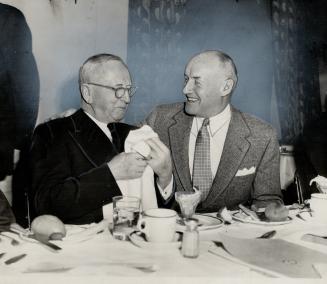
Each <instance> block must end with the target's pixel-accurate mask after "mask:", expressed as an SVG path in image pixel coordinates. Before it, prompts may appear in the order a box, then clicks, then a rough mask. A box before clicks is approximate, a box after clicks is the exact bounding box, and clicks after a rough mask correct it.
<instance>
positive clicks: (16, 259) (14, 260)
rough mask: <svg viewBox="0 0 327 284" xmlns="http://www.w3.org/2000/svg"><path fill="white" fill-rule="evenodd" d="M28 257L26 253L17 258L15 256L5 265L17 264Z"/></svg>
mask: <svg viewBox="0 0 327 284" xmlns="http://www.w3.org/2000/svg"><path fill="white" fill-rule="evenodd" d="M25 256H26V253H22V254H19V255H17V256H14V257H12V258H9V259H7V260H6V261H5V264H6V265H10V264H12V263H15V262H17V261H20V260H21V259H23V258H24V257H25Z"/></svg>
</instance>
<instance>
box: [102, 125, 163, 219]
mask: <svg viewBox="0 0 327 284" xmlns="http://www.w3.org/2000/svg"><path fill="white" fill-rule="evenodd" d="M155 137H158V134H157V133H155V132H154V131H153V130H152V128H151V127H150V126H148V125H144V126H142V127H141V128H139V129H137V130H133V131H130V132H129V134H128V136H127V138H126V140H125V146H124V147H125V152H126V153H130V152H138V153H140V154H141V155H142V156H144V157H147V156H148V155H149V154H150V151H151V149H150V147H149V146H148V144H147V143H146V142H145V141H146V140H147V139H151V138H155ZM117 184H118V186H119V188H120V191H121V192H122V194H123V195H126V196H136V197H139V198H140V199H141V207H142V208H141V210H147V209H150V208H158V203H157V197H156V192H155V186H154V178H153V170H152V168H151V167H150V166H147V167H146V168H145V170H144V173H143V175H142V177H140V178H137V179H130V180H118V181H117ZM102 209H103V210H102V211H103V217H104V219H108V220H109V221H111V220H112V212H113V208H112V203H110V204H107V205H105V206H103V208H102Z"/></svg>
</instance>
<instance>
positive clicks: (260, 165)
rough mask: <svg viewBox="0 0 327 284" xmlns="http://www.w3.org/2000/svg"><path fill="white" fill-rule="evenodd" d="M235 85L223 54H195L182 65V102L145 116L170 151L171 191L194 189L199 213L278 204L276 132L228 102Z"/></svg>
mask: <svg viewBox="0 0 327 284" xmlns="http://www.w3.org/2000/svg"><path fill="white" fill-rule="evenodd" d="M236 83H237V71H236V67H235V65H234V62H233V60H232V59H231V58H230V57H229V56H228V55H226V54H224V53H222V52H220V51H206V52H203V53H200V54H197V55H195V56H194V57H193V58H192V59H191V60H190V61H189V63H188V64H187V65H186V69H185V83H184V89H183V92H184V95H185V96H186V102H185V103H175V104H170V105H162V106H158V107H157V108H156V109H155V110H154V111H153V112H152V113H151V114H150V115H149V116H148V118H147V119H146V123H147V124H148V125H150V126H151V127H152V128H153V129H154V130H155V131H156V132H157V133H158V135H159V137H160V139H161V140H162V141H163V142H164V144H165V145H166V146H167V147H168V148H169V149H170V150H171V155H172V163H173V175H174V182H175V184H176V190H177V191H191V190H192V188H194V187H196V188H198V189H199V190H200V191H201V192H202V202H201V203H200V205H199V207H198V208H199V209H201V210H203V211H217V210H218V209H219V208H221V207H224V206H227V208H228V209H235V208H237V206H238V204H240V203H249V205H252V204H253V205H256V206H257V207H265V205H266V204H267V202H271V201H276V202H282V199H281V191H280V180H279V145H278V140H277V135H276V131H275V130H274V129H273V128H272V127H271V126H270V125H268V124H267V123H265V122H263V121H261V120H260V119H258V118H255V117H254V116H251V115H249V114H246V113H242V112H240V111H239V110H237V109H235V108H234V107H233V106H232V105H231V104H230V101H231V96H232V93H233V90H234V89H235V87H236ZM172 200H173V199H172ZM169 206H171V207H173V208H174V207H176V203H174V202H173V201H172V202H170V204H169Z"/></svg>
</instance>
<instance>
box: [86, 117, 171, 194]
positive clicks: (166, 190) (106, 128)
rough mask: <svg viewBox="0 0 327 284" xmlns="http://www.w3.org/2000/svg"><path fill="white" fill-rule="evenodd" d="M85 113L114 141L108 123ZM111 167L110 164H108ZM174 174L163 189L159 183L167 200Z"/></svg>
mask: <svg viewBox="0 0 327 284" xmlns="http://www.w3.org/2000/svg"><path fill="white" fill-rule="evenodd" d="M85 113H86V114H87V116H88V117H89V118H91V119H92V120H93V121H94V123H95V124H96V125H97V126H98V127H99V128H100V129H101V130H102V131H103V133H104V134H105V135H106V136H107V137H108V138H109V139H110V141H111V142H112V136H111V132H110V130H109V128H108V126H107V124H106V123H104V122H101V121H99V120H97V119H96V118H94V117H93V116H92V115H90V114H89V113H87V112H86V111H85ZM108 167H109V165H108ZM173 180H174V179H173V176H172V177H171V179H170V183H169V184H168V185H167V186H166V187H165V188H164V189H162V188H161V186H160V185H159V184H158V183H157V186H158V189H159V191H160V194H161V196H162V197H163V198H164V199H165V200H166V199H167V198H169V197H170V196H171V194H172V193H173Z"/></svg>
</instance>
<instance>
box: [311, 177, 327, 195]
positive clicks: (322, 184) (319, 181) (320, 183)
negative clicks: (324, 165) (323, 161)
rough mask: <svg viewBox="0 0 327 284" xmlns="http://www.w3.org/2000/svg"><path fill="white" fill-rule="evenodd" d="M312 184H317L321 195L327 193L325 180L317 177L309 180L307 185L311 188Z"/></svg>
mask: <svg viewBox="0 0 327 284" xmlns="http://www.w3.org/2000/svg"><path fill="white" fill-rule="evenodd" d="M314 182H315V183H316V184H317V187H318V189H319V190H320V191H321V192H322V193H327V178H325V177H323V176H320V175H318V176H316V177H315V178H314V179H312V180H310V183H309V185H310V186H311V185H312V183H314Z"/></svg>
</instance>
